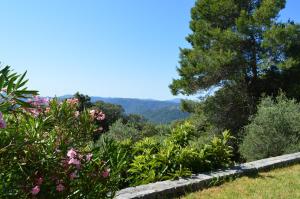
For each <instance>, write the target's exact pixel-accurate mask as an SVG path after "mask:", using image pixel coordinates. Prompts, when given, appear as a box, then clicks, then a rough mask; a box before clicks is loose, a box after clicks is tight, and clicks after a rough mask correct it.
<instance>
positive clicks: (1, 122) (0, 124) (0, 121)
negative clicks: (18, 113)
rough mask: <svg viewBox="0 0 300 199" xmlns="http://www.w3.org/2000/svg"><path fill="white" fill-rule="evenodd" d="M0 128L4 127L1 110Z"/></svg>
mask: <svg viewBox="0 0 300 199" xmlns="http://www.w3.org/2000/svg"><path fill="white" fill-rule="evenodd" d="M0 128H1V129H4V128H6V122H5V121H4V119H3V115H2V113H1V112H0Z"/></svg>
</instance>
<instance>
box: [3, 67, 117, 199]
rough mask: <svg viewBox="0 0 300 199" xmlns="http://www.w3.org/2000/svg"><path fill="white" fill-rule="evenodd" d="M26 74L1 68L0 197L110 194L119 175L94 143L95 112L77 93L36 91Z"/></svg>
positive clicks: (83, 196)
mask: <svg viewBox="0 0 300 199" xmlns="http://www.w3.org/2000/svg"><path fill="white" fill-rule="evenodd" d="M24 76H25V75H22V76H20V75H17V74H10V70H9V68H8V67H6V68H5V69H3V70H1V71H0V80H1V81H0V84H1V85H2V89H3V88H5V89H3V90H2V92H1V105H2V106H0V111H1V113H2V112H4V113H5V114H4V116H3V118H2V114H1V118H0V120H1V121H0V122H1V127H0V137H1V139H0V168H1V171H0V179H1V183H0V198H96V197H100V198H112V197H113V196H114V193H115V191H116V189H117V186H118V182H119V179H118V176H116V175H112V176H110V167H109V166H110V165H109V164H108V162H109V160H105V159H100V158H101V156H100V155H98V153H97V150H96V148H94V147H93V139H92V138H93V136H92V135H93V132H94V130H95V129H96V128H97V126H96V125H95V123H94V122H93V121H94V118H92V117H91V115H90V113H89V112H87V110H84V111H82V112H78V111H77V108H78V101H77V100H75V99H69V100H65V101H63V102H59V101H58V100H56V99H53V100H51V101H50V102H49V101H48V100H47V99H44V98H40V97H38V96H32V95H33V94H36V92H35V91H28V90H27V89H26V87H24V86H25V83H26V81H24V80H23V79H24ZM5 123H6V124H5ZM120 162H121V161H120Z"/></svg>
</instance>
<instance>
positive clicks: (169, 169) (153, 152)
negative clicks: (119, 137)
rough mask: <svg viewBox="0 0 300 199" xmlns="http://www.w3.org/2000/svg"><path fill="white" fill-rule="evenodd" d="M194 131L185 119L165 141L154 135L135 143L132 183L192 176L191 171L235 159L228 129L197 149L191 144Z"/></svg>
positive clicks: (137, 183)
mask: <svg viewBox="0 0 300 199" xmlns="http://www.w3.org/2000/svg"><path fill="white" fill-rule="evenodd" d="M194 131H195V129H194V127H193V126H192V125H191V124H190V123H188V122H186V123H184V124H181V125H178V126H177V127H175V128H174V129H173V130H172V132H171V134H170V135H169V136H167V137H166V139H165V140H164V141H163V142H159V141H158V140H156V139H155V138H145V139H143V140H141V141H139V142H137V143H136V144H135V145H134V146H133V154H134V156H133V160H132V163H131V164H130V169H129V170H128V172H129V180H130V182H131V185H140V184H146V183H150V182H155V181H158V180H166V179H176V178H178V177H182V176H190V175H191V173H192V172H199V171H208V170H211V169H213V168H220V167H226V166H229V165H230V164H231V163H232V162H231V156H232V149H231V147H230V146H228V141H229V140H230V139H231V136H230V135H229V133H228V132H225V133H224V134H223V137H222V138H217V137H215V138H213V140H212V141H211V142H210V143H209V144H206V145H204V147H203V148H201V149H197V148H194V147H193V146H192V145H190V144H189V142H190V141H191V138H192V137H193V133H194ZM218 156H220V157H218Z"/></svg>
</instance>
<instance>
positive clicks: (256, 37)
mask: <svg viewBox="0 0 300 199" xmlns="http://www.w3.org/2000/svg"><path fill="white" fill-rule="evenodd" d="M285 3H286V1H285V0H197V1H196V3H195V6H194V7H193V8H192V10H191V18H192V20H191V22H190V29H191V30H192V33H191V34H190V35H188V37H187V38H186V39H187V41H188V42H189V43H190V44H191V47H190V48H184V49H181V53H180V62H179V63H180V67H179V68H177V70H178V73H179V76H180V78H179V79H174V80H173V82H172V84H171V85H170V88H171V91H172V93H173V94H179V93H181V94H185V95H191V94H196V93H197V92H198V91H201V90H203V89H208V88H211V87H214V86H216V85H221V86H223V87H226V86H229V87H230V86H232V85H237V84H239V87H241V86H242V87H243V88H244V89H242V90H246V91H245V92H246V94H247V95H248V97H249V99H250V100H249V103H252V104H253V105H255V104H256V102H257V99H258V98H259V97H260V95H261V93H263V92H267V93H268V91H271V92H275V91H277V88H278V87H283V88H286V85H284V84H285V83H287V84H290V83H291V82H289V81H285V80H286V78H288V77H289V75H287V74H290V71H291V70H292V71H296V72H298V74H299V69H298V68H299V63H300V26H299V24H295V23H294V22H292V21H288V22H285V23H283V22H278V20H277V19H278V14H279V12H280V10H281V9H283V8H284V7H285ZM274 71H275V73H276V74H277V75H279V76H281V75H282V74H285V76H284V77H285V80H283V79H282V78H275V77H277V76H276V75H275V76H274V75H272V74H274ZM270 74H271V75H270ZM293 74H294V73H293ZM294 76H295V75H294ZM294 76H293V77H294ZM296 77H299V76H296ZM266 79H267V81H266ZM294 79H295V81H298V83H297V84H296V85H294V87H295V88H294V91H295V92H298V96H300V95H299V89H298V90H297V89H296V88H299V80H297V78H295V77H294ZM278 81H279V83H278ZM293 83H295V82H293ZM274 86H275V87H276V89H275V90H274V89H273V88H274ZM237 94H238V93H237Z"/></svg>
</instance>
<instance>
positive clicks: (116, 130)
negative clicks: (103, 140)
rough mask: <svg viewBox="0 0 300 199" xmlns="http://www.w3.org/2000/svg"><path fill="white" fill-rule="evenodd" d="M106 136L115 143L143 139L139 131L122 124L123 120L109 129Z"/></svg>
mask: <svg viewBox="0 0 300 199" xmlns="http://www.w3.org/2000/svg"><path fill="white" fill-rule="evenodd" d="M105 135H106V136H108V137H110V138H113V139H114V140H117V141H122V140H126V139H132V140H134V141H136V140H140V139H142V138H143V135H142V134H141V132H140V131H139V130H137V129H136V128H134V127H133V126H130V125H127V124H124V123H123V120H121V119H119V120H117V121H116V122H115V123H113V124H112V125H111V126H110V127H109V131H108V132H107V133H106V134H105Z"/></svg>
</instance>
